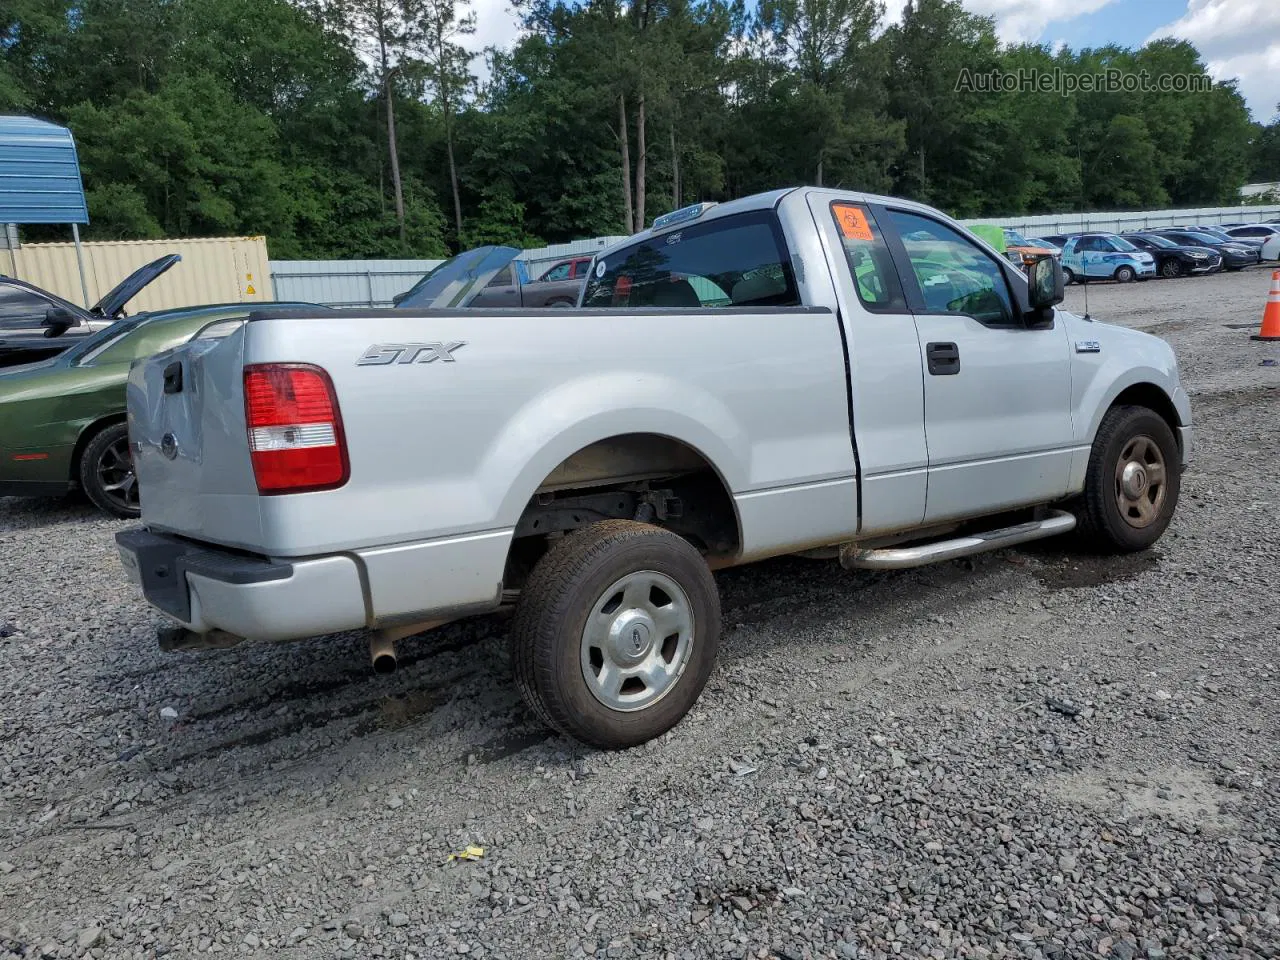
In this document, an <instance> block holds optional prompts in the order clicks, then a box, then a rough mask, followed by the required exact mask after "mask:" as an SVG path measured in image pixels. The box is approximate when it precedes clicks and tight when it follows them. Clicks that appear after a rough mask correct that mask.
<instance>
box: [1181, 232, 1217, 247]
mask: <svg viewBox="0 0 1280 960" xmlns="http://www.w3.org/2000/svg"><path fill="white" fill-rule="evenodd" d="M1187 236H1188V237H1190V238H1191V239H1193V240H1195V241H1197V242H1198V243H1207V244H1209V246H1211V247H1215V246H1217V245H1218V244H1220V243H1222V238H1221V237H1215V236H1214V235H1213V234H1211V233H1199V232H1197V233H1188V234H1187Z"/></svg>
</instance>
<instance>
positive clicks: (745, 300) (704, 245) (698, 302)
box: [582, 210, 800, 308]
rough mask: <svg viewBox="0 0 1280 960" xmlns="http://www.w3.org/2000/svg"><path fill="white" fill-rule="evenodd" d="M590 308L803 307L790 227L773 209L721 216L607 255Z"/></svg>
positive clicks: (586, 300)
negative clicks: (786, 233) (787, 233)
mask: <svg viewBox="0 0 1280 960" xmlns="http://www.w3.org/2000/svg"><path fill="white" fill-rule="evenodd" d="M582 305H583V306H584V307H677V308H679V307H685V308H697V307H706V308H712V307H744V306H747V307H750V306H757V307H793V306H799V305H800V293H799V291H798V289H797V288H796V282H795V276H794V274H793V272H792V269H791V258H790V256H789V254H788V253H787V247H786V242H785V240H784V239H783V236H782V228H781V227H780V226H779V225H778V221H777V218H776V216H775V215H774V213H773V211H771V210H753V211H750V212H747V213H740V214H734V215H732V216H727V217H717V218H715V219H711V220H707V221H704V222H694V223H690V224H687V225H684V226H681V227H679V228H677V229H674V230H670V231H667V232H665V233H660V234H658V235H656V236H653V237H650V238H648V239H646V240H644V241H643V242H641V243H637V244H634V245H632V246H628V247H624V248H623V249H621V250H618V251H616V252H614V253H612V254H602V255H601V256H600V257H599V258H598V259H597V260H596V266H595V269H594V271H593V272H592V276H591V278H590V280H589V281H588V283H587V288H586V292H585V294H584V296H583V300H582Z"/></svg>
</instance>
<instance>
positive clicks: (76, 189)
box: [0, 117, 89, 223]
mask: <svg viewBox="0 0 1280 960" xmlns="http://www.w3.org/2000/svg"><path fill="white" fill-rule="evenodd" d="M88 222H89V208H88V206H87V205H86V204H85V200H84V185H83V184H82V183H81V182H80V161H79V159H78V158H77V157H76V143H75V140H73V139H72V138H71V131H70V130H68V129H67V128H66V127H59V126H57V125H55V124H52V123H47V122H46V121H44V120H35V119H32V118H31V117H0V223H88Z"/></svg>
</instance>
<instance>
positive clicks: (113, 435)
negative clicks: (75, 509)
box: [79, 423, 142, 518]
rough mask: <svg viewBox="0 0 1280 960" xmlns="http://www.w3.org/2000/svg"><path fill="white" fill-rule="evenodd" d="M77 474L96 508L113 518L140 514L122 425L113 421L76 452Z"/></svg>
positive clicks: (130, 457) (124, 427)
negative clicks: (77, 461) (80, 451)
mask: <svg viewBox="0 0 1280 960" xmlns="http://www.w3.org/2000/svg"><path fill="white" fill-rule="evenodd" d="M79 473H80V487H81V489H82V490H84V492H85V495H86V496H87V497H88V498H89V499H90V500H92V501H93V504H94V506H96V507H97V508H98V509H99V510H102V511H104V512H106V513H109V514H111V516H113V517H123V518H133V517H138V516H141V514H142V508H141V506H140V505H139V503H138V478H137V477H136V476H135V475H134V472H133V451H132V450H130V449H129V428H128V426H127V425H126V424H123V423H113V424H111V425H110V426H107V427H104V428H103V429H101V430H99V431H98V432H97V433H96V434H94V435H93V437H92V438H91V439H90V440H89V442H88V443H87V444H86V445H85V448H84V452H83V453H81V454H80V469H79Z"/></svg>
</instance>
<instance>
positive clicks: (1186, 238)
mask: <svg viewBox="0 0 1280 960" xmlns="http://www.w3.org/2000/svg"><path fill="white" fill-rule="evenodd" d="M1028 242H1029V243H1032V244H1044V245H1052V246H1056V247H1059V248H1061V250H1062V268H1063V274H1064V275H1065V278H1066V282H1067V283H1072V282H1076V281H1079V282H1082V283H1083V282H1087V281H1090V280H1115V281H1117V282H1119V283H1128V282H1130V281H1133V280H1145V279H1147V278H1149V277H1155V276H1159V277H1167V278H1174V277H1184V276H1193V275H1198V274H1207V273H1217V272H1218V271H1219V270H1243V269H1244V268H1245V267H1248V266H1252V265H1254V264H1256V263H1261V262H1262V261H1263V260H1276V259H1280V227H1277V226H1275V225H1272V224H1237V225H1234V226H1233V225H1227V226H1225V227H1211V226H1201V225H1196V226H1174V227H1158V228H1151V229H1145V230H1126V231H1125V232H1123V233H1108V232H1082V233H1066V234H1048V235H1046V236H1042V237H1036V238H1033V239H1031V240H1030V241H1028Z"/></svg>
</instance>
